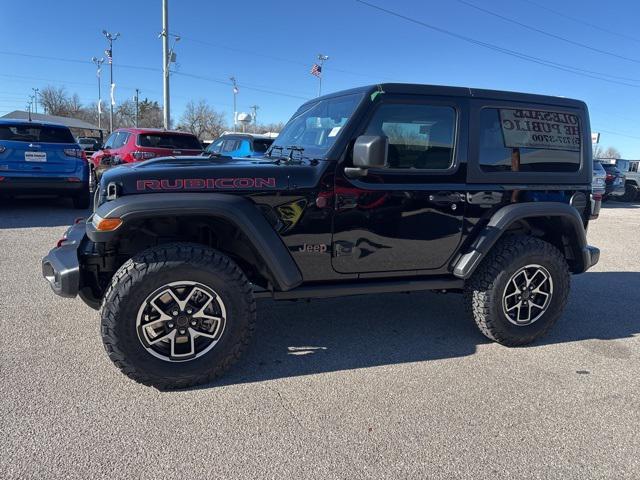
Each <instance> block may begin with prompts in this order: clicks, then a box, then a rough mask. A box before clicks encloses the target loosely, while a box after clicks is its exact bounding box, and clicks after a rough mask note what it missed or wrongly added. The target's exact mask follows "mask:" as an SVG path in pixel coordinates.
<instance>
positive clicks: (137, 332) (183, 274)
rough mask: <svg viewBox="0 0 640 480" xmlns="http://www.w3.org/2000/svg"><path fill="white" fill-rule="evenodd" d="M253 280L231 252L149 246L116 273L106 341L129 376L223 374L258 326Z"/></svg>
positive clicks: (168, 382) (105, 312) (167, 385)
mask: <svg viewBox="0 0 640 480" xmlns="http://www.w3.org/2000/svg"><path fill="white" fill-rule="evenodd" d="M255 318H256V307H255V300H254V297H253V291H252V289H251V284H250V283H249V281H248V280H247V278H246V276H245V275H244V273H243V272H242V271H241V270H240V268H239V267H238V266H237V265H236V263H235V262H233V260H231V259H230V258H229V257H227V256H226V255H224V254H222V253H220V252H218V251H216V250H213V249H210V248H207V247H204V246H202V245H195V244H188V243H177V244H168V245H161V246H159V247H156V248H152V249H149V250H146V251H144V252H142V253H140V254H138V255H136V256H135V257H133V258H132V259H130V260H129V261H127V262H126V263H125V264H124V265H122V267H121V268H120V269H119V270H118V272H116V274H115V275H114V277H113V280H112V282H111V286H110V287H109V289H108V290H107V292H106V294H105V297H104V301H103V304H102V313H101V326H102V339H103V343H104V346H105V349H106V351H107V353H108V355H109V358H111V360H112V361H113V362H114V363H115V364H116V366H117V367H118V368H120V370H122V371H123V372H124V373H125V374H126V375H128V376H129V377H131V378H132V379H134V380H136V381H137V382H140V383H143V384H145V385H152V386H155V387H157V388H160V389H172V388H185V387H189V386H193V385H198V384H202V383H207V382H210V381H212V380H213V379H215V378H216V377H218V376H220V375H221V374H222V373H223V372H224V371H226V370H227V368H229V366H230V365H231V364H233V363H234V362H235V361H236V360H237V359H238V358H239V357H240V354H241V353H242V351H243V350H244V348H245V346H246V345H247V343H248V342H249V339H250V337H251V334H252V332H253V329H254V326H255Z"/></svg>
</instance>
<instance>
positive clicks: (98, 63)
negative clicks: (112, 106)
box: [91, 57, 104, 128]
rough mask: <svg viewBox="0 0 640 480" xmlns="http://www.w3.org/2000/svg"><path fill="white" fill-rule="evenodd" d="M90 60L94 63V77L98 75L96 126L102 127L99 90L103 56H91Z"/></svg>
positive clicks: (100, 93) (100, 92)
mask: <svg viewBox="0 0 640 480" xmlns="http://www.w3.org/2000/svg"><path fill="white" fill-rule="evenodd" d="M91 61H92V62H93V63H95V64H96V67H97V70H96V77H98V128H102V91H101V85H100V84H101V83H102V81H101V78H102V64H103V63H104V58H98V57H92V58H91Z"/></svg>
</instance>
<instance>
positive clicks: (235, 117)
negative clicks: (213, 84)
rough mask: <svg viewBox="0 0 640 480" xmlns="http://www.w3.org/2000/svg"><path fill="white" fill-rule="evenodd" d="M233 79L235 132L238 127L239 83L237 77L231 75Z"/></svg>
mask: <svg viewBox="0 0 640 480" xmlns="http://www.w3.org/2000/svg"><path fill="white" fill-rule="evenodd" d="M229 80H231V84H232V85H233V131H234V132H235V131H236V130H237V129H238V128H237V127H238V110H237V109H236V101H237V98H236V97H237V96H238V91H239V90H238V83H237V82H236V77H229Z"/></svg>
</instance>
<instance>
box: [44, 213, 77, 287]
mask: <svg viewBox="0 0 640 480" xmlns="http://www.w3.org/2000/svg"><path fill="white" fill-rule="evenodd" d="M85 233H86V225H85V221H84V219H82V220H81V221H78V223H76V224H74V225H72V226H71V227H69V229H68V230H67V231H66V233H65V234H64V236H63V239H62V240H61V241H60V242H59V246H57V247H56V248H53V249H52V250H51V251H50V252H49V254H48V255H47V256H46V257H44V258H43V259H42V276H43V277H44V278H45V279H46V280H47V281H48V282H49V285H51V289H52V290H53V291H54V293H55V294H56V295H60V296H61V297H67V298H73V297H75V296H76V295H78V291H79V290H80V262H79V260H78V248H79V247H80V243H81V242H82V240H83V238H84V237H85Z"/></svg>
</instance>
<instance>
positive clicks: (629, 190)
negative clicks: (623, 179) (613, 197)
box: [618, 183, 638, 202]
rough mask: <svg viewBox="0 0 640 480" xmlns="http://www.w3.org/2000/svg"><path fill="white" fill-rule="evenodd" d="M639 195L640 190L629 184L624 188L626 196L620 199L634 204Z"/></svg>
mask: <svg viewBox="0 0 640 480" xmlns="http://www.w3.org/2000/svg"><path fill="white" fill-rule="evenodd" d="M637 195H638V189H637V187H636V186H635V185H633V184H631V183H627V184H626V185H625V186H624V195H622V196H621V197H618V198H619V199H620V201H621V202H633V201H634V200H635V199H636V196H637Z"/></svg>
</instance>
